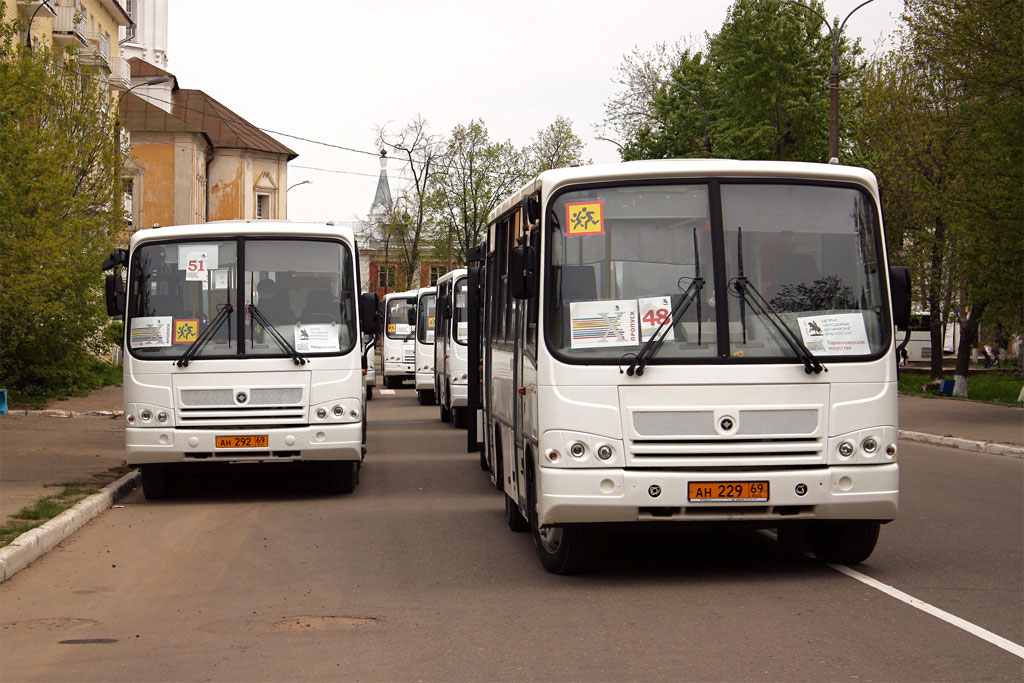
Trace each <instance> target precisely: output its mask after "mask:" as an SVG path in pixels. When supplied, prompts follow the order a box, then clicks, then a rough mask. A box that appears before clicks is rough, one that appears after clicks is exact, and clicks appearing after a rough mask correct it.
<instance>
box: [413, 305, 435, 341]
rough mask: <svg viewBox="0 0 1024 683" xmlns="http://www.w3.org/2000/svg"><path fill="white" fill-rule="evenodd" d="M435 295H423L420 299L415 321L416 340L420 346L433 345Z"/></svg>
mask: <svg viewBox="0 0 1024 683" xmlns="http://www.w3.org/2000/svg"><path fill="white" fill-rule="evenodd" d="M436 308H437V295H436V294H424V295H423V296H421V297H420V305H419V308H418V310H417V313H418V317H417V320H416V330H417V338H418V339H419V340H420V343H421V344H433V343H434V324H435V321H436V320H437V311H436V310H435V309H436Z"/></svg>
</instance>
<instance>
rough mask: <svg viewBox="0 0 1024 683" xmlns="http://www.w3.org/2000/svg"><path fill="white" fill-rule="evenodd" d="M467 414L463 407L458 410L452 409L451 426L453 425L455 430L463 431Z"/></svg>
mask: <svg viewBox="0 0 1024 683" xmlns="http://www.w3.org/2000/svg"><path fill="white" fill-rule="evenodd" d="M467 412H469V411H468V410H467V409H466V408H465V406H463V407H460V408H452V424H453V425H455V428H456V429H465V428H466V426H467V424H468V420H467V419H466V413H467Z"/></svg>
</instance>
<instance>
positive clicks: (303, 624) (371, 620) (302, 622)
mask: <svg viewBox="0 0 1024 683" xmlns="http://www.w3.org/2000/svg"><path fill="white" fill-rule="evenodd" d="M381 622H382V620H381V619H378V618H377V617H345V616H298V617H288V618H287V619H282V620H281V621H279V622H277V623H276V624H274V630H275V631H285V632H290V633H295V632H301V631H336V630H339V629H346V628H360V627H362V626H372V625H375V624H380V623H381Z"/></svg>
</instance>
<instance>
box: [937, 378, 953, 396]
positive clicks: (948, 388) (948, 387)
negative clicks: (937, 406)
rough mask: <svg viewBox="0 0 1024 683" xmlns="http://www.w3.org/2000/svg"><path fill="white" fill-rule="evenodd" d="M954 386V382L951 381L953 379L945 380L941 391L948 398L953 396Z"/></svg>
mask: <svg viewBox="0 0 1024 683" xmlns="http://www.w3.org/2000/svg"><path fill="white" fill-rule="evenodd" d="M953 384H954V381H953V380H951V379H944V380H942V385H941V386H940V387H939V391H941V392H942V393H944V394H945V395H946V396H952V395H953Z"/></svg>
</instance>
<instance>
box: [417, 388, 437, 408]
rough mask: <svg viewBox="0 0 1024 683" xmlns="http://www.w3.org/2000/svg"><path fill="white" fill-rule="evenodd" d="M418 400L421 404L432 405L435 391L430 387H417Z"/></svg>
mask: <svg viewBox="0 0 1024 683" xmlns="http://www.w3.org/2000/svg"><path fill="white" fill-rule="evenodd" d="M416 400H417V401H419V402H420V405H421V406H432V405H434V392H433V391H431V390H430V389H417V390H416Z"/></svg>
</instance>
